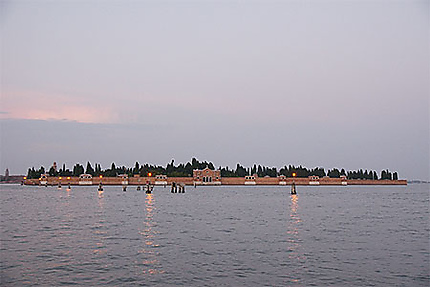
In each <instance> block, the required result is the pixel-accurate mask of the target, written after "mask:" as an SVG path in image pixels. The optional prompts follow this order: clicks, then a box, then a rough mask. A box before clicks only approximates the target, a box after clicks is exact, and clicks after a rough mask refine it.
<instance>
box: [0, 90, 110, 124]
mask: <svg viewBox="0 0 430 287" xmlns="http://www.w3.org/2000/svg"><path fill="white" fill-rule="evenodd" d="M2 101H3V105H4V109H5V110H6V111H3V112H1V113H0V118H1V119H32V120H66V121H75V122H81V123H114V122H116V121H117V119H118V115H117V113H116V112H115V110H114V109H113V108H112V107H110V106H109V105H106V104H105V103H103V101H95V100H92V99H91V98H86V99H85V98H82V97H81V98H79V97H70V96H67V95H62V94H53V93H42V92H34V91H12V92H5V93H4V96H3V99H2Z"/></svg>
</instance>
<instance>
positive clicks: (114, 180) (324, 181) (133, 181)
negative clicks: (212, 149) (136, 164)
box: [24, 177, 407, 185]
mask: <svg viewBox="0 0 430 287" xmlns="http://www.w3.org/2000/svg"><path fill="white" fill-rule="evenodd" d="M124 181H125V180H124V179H123V178H121V177H103V178H99V177H94V178H93V179H92V180H91V181H90V182H88V183H87V184H88V185H98V184H100V183H102V184H103V185H122V184H124ZM155 181H156V179H155V178H154V177H130V178H128V179H127V180H126V184H128V185H145V184H147V183H150V184H155ZM293 181H294V182H295V184H296V185H407V181H406V180H358V179H348V180H346V181H345V180H342V179H340V178H320V179H319V180H318V181H311V180H309V179H308V178H294V179H293V178H291V177H289V178H285V179H282V178H278V177H257V178H255V180H245V178H244V177H223V178H221V185H245V184H252V185H291V184H292V183H293ZM172 182H175V183H181V184H185V185H193V184H194V179H193V178H192V177H168V178H167V185H170V184H172ZM60 183H61V185H68V184H70V185H80V182H79V178H78V177H62V178H59V177H48V178H47V184H48V185H58V184H60ZM24 184H25V185H39V184H40V181H39V179H26V180H24ZM214 185H215V184H214Z"/></svg>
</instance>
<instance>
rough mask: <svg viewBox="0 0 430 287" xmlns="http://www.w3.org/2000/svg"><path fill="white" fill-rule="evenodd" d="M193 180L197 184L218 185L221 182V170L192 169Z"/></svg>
mask: <svg viewBox="0 0 430 287" xmlns="http://www.w3.org/2000/svg"><path fill="white" fill-rule="evenodd" d="M193 181H194V184H197V185H218V184H221V171H220V170H211V169H209V168H208V167H206V168H205V169H195V170H193Z"/></svg>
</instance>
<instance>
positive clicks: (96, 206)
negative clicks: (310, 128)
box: [0, 184, 430, 286]
mask: <svg viewBox="0 0 430 287" xmlns="http://www.w3.org/2000/svg"><path fill="white" fill-rule="evenodd" d="M297 190H298V195H297V196H292V195H290V194H289V187H281V186H279V187H278V186H266V187H262V186H252V187H249V186H221V187H197V188H193V187H187V188H186V193H184V194H172V193H170V189H169V188H163V187H156V188H155V189H154V191H153V193H152V194H145V192H143V191H137V190H136V187H135V186H134V187H133V186H129V187H128V188H127V191H126V192H123V191H122V188H121V187H120V186H106V187H105V189H104V192H103V193H98V192H97V186H88V187H78V186H72V188H71V190H67V189H66V187H65V186H63V188H62V189H61V190H60V189H58V188H57V187H30V186H19V185H1V186H0V200H1V219H0V221H1V230H0V231H1V246H0V247H1V251H0V260H1V269H0V275H1V286H62V285H65V286H68V285H77V286H429V284H430V280H429V272H430V271H429V269H430V262H429V249H430V242H429V185H428V184H410V185H408V186H347V187H343V186H333V187H328V186H319V187H308V186H298V189H297Z"/></svg>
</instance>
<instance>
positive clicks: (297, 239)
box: [287, 194, 305, 283]
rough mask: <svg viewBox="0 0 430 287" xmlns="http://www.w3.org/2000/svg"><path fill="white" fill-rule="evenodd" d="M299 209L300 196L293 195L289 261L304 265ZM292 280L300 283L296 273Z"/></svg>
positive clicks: (288, 227) (288, 232) (288, 231)
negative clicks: (301, 250)
mask: <svg viewBox="0 0 430 287" xmlns="http://www.w3.org/2000/svg"><path fill="white" fill-rule="evenodd" d="M298 210H299V196H298V195H297V194H292V195H291V203H290V217H289V220H288V226H287V242H288V262H289V263H290V264H292V265H296V266H302V264H301V263H302V262H303V260H304V259H305V258H304V257H303V255H302V254H301V252H300V248H301V244H302V239H301V235H300V233H299V224H300V223H301V221H302V220H301V219H300V216H299V213H298ZM290 281H291V282H294V283H298V282H299V279H298V278H294V274H293V275H292V277H291V278H290Z"/></svg>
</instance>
